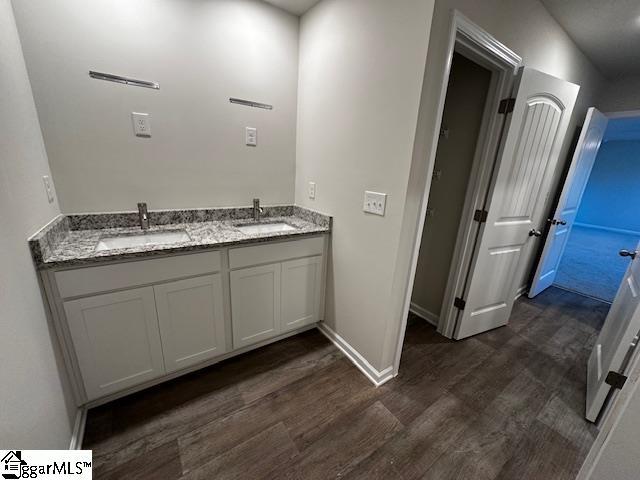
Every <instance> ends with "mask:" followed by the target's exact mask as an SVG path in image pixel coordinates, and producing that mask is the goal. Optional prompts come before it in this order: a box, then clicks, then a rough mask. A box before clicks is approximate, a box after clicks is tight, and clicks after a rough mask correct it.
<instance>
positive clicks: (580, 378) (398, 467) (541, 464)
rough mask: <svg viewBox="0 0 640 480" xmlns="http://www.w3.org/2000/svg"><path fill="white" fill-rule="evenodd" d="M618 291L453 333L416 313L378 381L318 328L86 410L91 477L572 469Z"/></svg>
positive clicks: (558, 473) (427, 474) (499, 474)
mask: <svg viewBox="0 0 640 480" xmlns="http://www.w3.org/2000/svg"><path fill="white" fill-rule="evenodd" d="M607 310H608V305H606V304H603V303H600V302H597V301H594V300H591V299H589V298H586V297H581V296H579V295H575V294H573V293H569V292H565V291H563V290H559V289H555V288H551V289H549V290H547V291H546V292H544V293H543V294H541V295H540V296H539V297H538V298H536V299H534V300H529V299H520V300H518V301H517V302H516V306H515V308H514V313H513V315H512V318H511V321H510V323H509V325H508V326H507V327H503V328H499V329H496V330H493V331H491V332H487V333H484V334H481V335H477V336H475V337H473V338H469V339H466V340H463V341H460V342H454V341H450V340H447V339H445V338H444V337H442V336H440V335H438V334H437V333H436V332H435V329H434V328H433V327H431V326H430V325H428V324H427V323H425V322H424V321H423V320H420V319H418V318H416V317H412V318H410V319H409V327H408V330H407V336H406V340H405V345H404V350H403V356H402V363H401V368H400V374H399V375H398V377H397V378H396V379H394V380H392V381H390V382H388V383H386V384H385V385H383V386H382V387H380V388H377V389H376V388H374V387H373V386H372V385H371V384H370V383H369V381H368V380H367V379H366V378H365V377H364V376H363V375H362V374H361V373H360V372H359V371H358V370H357V369H356V368H355V367H354V366H353V365H352V364H351V363H350V362H349V361H348V360H347V359H346V358H344V357H343V356H342V354H341V353H340V352H339V351H338V350H337V349H336V348H335V347H334V346H333V345H331V344H330V343H329V342H328V341H327V340H326V339H325V338H324V337H323V336H322V335H321V334H320V333H319V332H317V331H315V330H313V331H310V332H306V333H304V334H301V335H298V336H296V337H293V338H290V339H287V340H283V341H281V342H278V343H276V344H273V345H270V346H268V347H265V348H262V349H259V350H257V351H254V352H250V353H248V354H245V355H242V356H240V357H236V358H233V359H230V360H227V361H224V362H222V363H220V364H218V365H215V366H212V367H210V368H208V369H205V370H202V371H200V372H196V373H193V374H190V375H187V376H185V377H182V378H179V379H176V380H174V381H171V382H169V383H166V384H163V385H160V386H157V387H154V388H151V389H149V390H146V391H144V392H140V393H138V394H135V395H131V396H129V397H127V398H123V399H120V400H117V401H115V402H112V403H110V404H108V405H105V406H102V407H98V408H95V409H92V410H90V411H89V414H88V419H87V426H86V432H85V438H84V444H83V448H88V449H92V450H93V460H94V475H95V478H109V479H119V478H127V479H129V478H138V479H159V478H161V479H213V478H215V479H217V480H218V479H263V478H264V479H272V478H273V479H276V478H277V479H305V480H307V479H330V478H347V479H402V480H405V479H474V480H476V479H478V480H481V479H499V480H507V479H509V480H510V479H544V480H547V479H551V478H553V479H554V480H562V479H572V478H575V475H576V473H577V471H578V469H579V468H580V465H581V464H582V461H583V459H584V457H585V456H586V453H587V451H588V450H589V448H590V446H591V444H592V442H593V440H594V438H595V434H596V431H595V427H594V426H593V425H591V424H589V423H588V422H586V421H585V420H584V419H583V411H584V395H585V368H586V362H587V358H588V355H589V353H590V349H591V346H592V345H593V343H594V342H595V339H596V337H597V333H598V331H599V329H600V327H601V324H602V322H603V320H604V318H605V316H606V313H607Z"/></svg>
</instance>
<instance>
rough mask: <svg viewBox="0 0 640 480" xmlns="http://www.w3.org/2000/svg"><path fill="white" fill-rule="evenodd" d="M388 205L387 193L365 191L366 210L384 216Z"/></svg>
mask: <svg viewBox="0 0 640 480" xmlns="http://www.w3.org/2000/svg"><path fill="white" fill-rule="evenodd" d="M386 205H387V194H386V193H378V192H368V191H367V192H364V211H365V212H367V213H373V214H374V215H380V216H382V217H384V209H385V207H386Z"/></svg>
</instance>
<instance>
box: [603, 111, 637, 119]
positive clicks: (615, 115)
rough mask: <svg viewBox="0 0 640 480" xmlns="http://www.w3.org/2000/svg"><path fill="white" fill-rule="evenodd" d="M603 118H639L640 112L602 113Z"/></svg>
mask: <svg viewBox="0 0 640 480" xmlns="http://www.w3.org/2000/svg"><path fill="white" fill-rule="evenodd" d="M603 114H604V116H605V117H608V118H629V117H640V110H623V111H621V112H604V113H603Z"/></svg>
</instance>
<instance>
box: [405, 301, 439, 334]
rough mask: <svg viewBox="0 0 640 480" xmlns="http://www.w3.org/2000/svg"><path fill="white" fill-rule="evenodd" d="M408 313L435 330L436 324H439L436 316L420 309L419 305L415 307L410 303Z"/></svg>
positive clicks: (424, 309)
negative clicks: (427, 323)
mask: <svg viewBox="0 0 640 480" xmlns="http://www.w3.org/2000/svg"><path fill="white" fill-rule="evenodd" d="M409 311H410V312H411V313H413V314H414V315H417V316H418V317H420V318H422V319H423V320H426V321H427V322H429V323H430V324H431V325H433V326H434V327H436V328H437V327H438V323H440V317H439V316H438V315H436V314H435V313H433V312H430V311H429V310H427V309H426V308H422V307H421V306H420V305H416V304H415V303H413V302H411V305H410V306H409Z"/></svg>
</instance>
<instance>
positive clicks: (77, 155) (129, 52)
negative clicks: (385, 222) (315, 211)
mask: <svg viewBox="0 0 640 480" xmlns="http://www.w3.org/2000/svg"><path fill="white" fill-rule="evenodd" d="M15 10H16V19H17V22H18V28H19V31H20V36H21V39H22V43H23V48H24V53H25V58H26V62H27V67H28V70H29V75H30V79H31V82H32V86H33V91H34V96H35V100H36V105H37V108H38V114H39V116H40V123H41V125H42V131H43V135H44V139H45V143H46V146H47V153H48V155H49V160H50V163H51V169H52V171H53V176H54V179H55V182H56V185H57V187H58V193H59V195H60V205H61V208H62V211H63V212H65V213H72V212H84V211H113V210H135V205H136V202H138V201H146V202H148V203H149V207H150V208H180V207H206V206H230V205H249V204H250V203H251V199H252V198H253V197H260V198H261V200H262V201H263V203H265V204H282V203H291V202H292V201H293V198H294V192H293V182H294V170H295V138H296V88H297V65H298V23H299V21H298V18H297V17H295V16H293V15H290V14H288V13H285V12H284V11H282V10H279V9H277V8H275V7H273V6H271V5H268V4H266V3H263V2H259V1H252V0H215V1H200V0H136V1H131V0H91V1H86V0H60V1H55V2H42V1H40V0H17V1H16V2H15ZM89 70H98V71H104V72H109V73H116V74H123V75H129V76H132V77H134V78H140V79H145V80H153V81H157V82H159V83H160V90H150V89H146V88H139V87H127V86H123V85H119V84H115V83H108V82H103V81H99V80H93V79H90V78H89V76H88V71H89ZM229 97H239V98H246V99H250V100H257V101H260V102H264V103H269V104H273V105H274V109H273V110H272V111H266V110H260V109H253V108H249V107H244V106H238V105H232V104H230V103H229ZM132 111H137V112H148V113H150V114H151V126H152V134H153V137H152V138H150V139H144V138H136V137H134V135H133V132H132V122H131V118H130V113H131V112H132ZM245 126H253V127H257V128H258V142H259V145H258V147H257V148H252V147H247V146H245V145H244V128H245Z"/></svg>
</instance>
